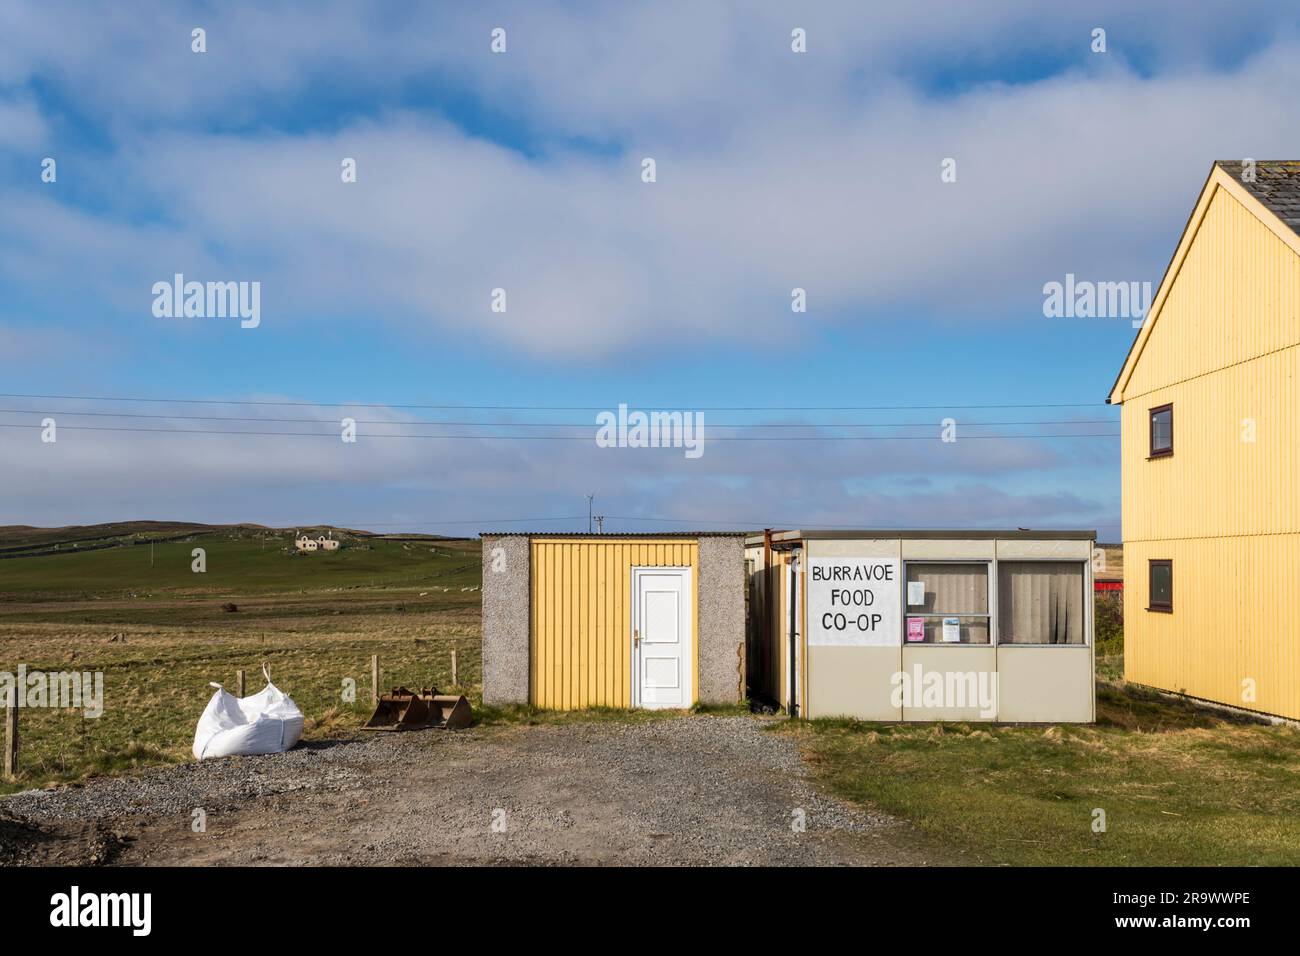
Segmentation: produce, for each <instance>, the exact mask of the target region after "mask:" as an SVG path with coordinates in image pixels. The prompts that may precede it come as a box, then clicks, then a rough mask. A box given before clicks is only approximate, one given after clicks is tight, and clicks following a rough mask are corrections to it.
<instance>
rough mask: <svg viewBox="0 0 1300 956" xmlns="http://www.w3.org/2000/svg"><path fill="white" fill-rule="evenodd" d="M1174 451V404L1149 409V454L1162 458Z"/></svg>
mask: <svg viewBox="0 0 1300 956" xmlns="http://www.w3.org/2000/svg"><path fill="white" fill-rule="evenodd" d="M1173 453H1174V406H1173V405H1161V406H1159V407H1158V408H1153V409H1151V456H1150V457H1152V458H1164V457H1165V456H1166V455H1172V454H1173Z"/></svg>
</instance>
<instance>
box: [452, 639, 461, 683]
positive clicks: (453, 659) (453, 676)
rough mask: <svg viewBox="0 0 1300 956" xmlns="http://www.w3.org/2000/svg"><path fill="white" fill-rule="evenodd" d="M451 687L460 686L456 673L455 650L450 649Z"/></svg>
mask: <svg viewBox="0 0 1300 956" xmlns="http://www.w3.org/2000/svg"><path fill="white" fill-rule="evenodd" d="M451 686H452V687H459V686H460V677H459V676H458V675H457V673H456V648H454V647H453V648H452V649H451Z"/></svg>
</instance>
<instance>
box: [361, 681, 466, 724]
mask: <svg viewBox="0 0 1300 956" xmlns="http://www.w3.org/2000/svg"><path fill="white" fill-rule="evenodd" d="M473 716H474V714H473V711H472V710H471V709H470V706H469V701H467V700H466V699H465V698H464V697H463V696H461V695H459V694H439V693H438V688H436V687H422V688H420V690H419V691H418V692H416V691H413V690H408V689H407V688H405V687H394V688H393V690H392V692H391V693H388V694H381V695H380V697H379V706H378V707H376V708H375V712H374V713H373V714H371V715H370V719H369V720H367V721H366V722H365V725H364V726H363V727H362V728H361V729H362V730H419V729H421V728H424V727H441V728H443V729H445V730H460V729H461V728H462V727H468V726H469V724H470V720H471V719H472V718H473Z"/></svg>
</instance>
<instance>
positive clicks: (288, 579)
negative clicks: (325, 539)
mask: <svg viewBox="0 0 1300 956" xmlns="http://www.w3.org/2000/svg"><path fill="white" fill-rule="evenodd" d="M291 537H292V535H291V533H288V532H286V533H280V534H274V533H272V532H270V531H266V530H224V531H215V532H213V533H210V534H196V535H194V536H193V537H192V538H190V539H188V540H183V541H175V542H168V543H163V544H157V545H155V546H154V548H153V552H154V554H153V559H152V563H151V561H150V554H149V552H150V548H149V546H148V545H147V544H144V545H137V544H122V545H121V546H120V547H114V548H110V549H107V550H99V551H90V552H85V553H69V554H57V555H51V556H40V557H19V558H10V559H6V560H0V670H4V671H8V672H10V673H14V672H16V670H17V668H18V665H19V664H26V665H27V668H28V670H29V671H32V670H45V671H69V670H77V671H92V672H93V671H102V672H103V674H104V714H103V716H101V717H99V718H93V719H92V718H87V717H85V716H84V715H83V714H82V712H81V711H73V710H55V709H47V708H31V709H24V710H23V711H22V713H21V730H20V739H21V766H22V775H21V777H20V779H19V780H18V781H16V782H0V792H12V791H13V790H17V789H24V788H28V787H33V786H44V785H48V784H51V783H57V782H69V781H76V780H80V779H84V778H85V777H87V776H89V775H92V774H96V773H104V772H114V771H118V770H124V769H130V768H133V767H138V766H144V765H147V764H154V763H167V762H172V761H177V760H185V759H189V752H190V746H191V744H192V742H193V734H194V725H195V722H196V721H197V719H198V716H199V714H200V712H201V711H202V709H203V707H204V705H205V704H206V703H207V700H208V698H209V697H210V696H211V694H212V689H211V688H210V687H209V686H208V682H209V681H217V682H220V683H223V684H225V685H226V687H227V688H228V689H230V690H232V691H233V690H234V683H235V672H236V671H237V670H238V669H241V668H242V669H244V670H245V671H246V672H247V692H248V693H252V692H253V691H255V690H258V689H260V688H261V686H262V683H263V681H262V677H261V665H262V664H263V663H266V664H268V666H269V667H270V670H271V676H272V678H273V680H274V681H275V683H276V685H277V686H279V687H280V688H281V689H283V690H286V691H288V692H289V693H290V694H291V695H292V696H293V698H294V700H295V701H296V702H297V703H298V705H299V706H300V707H301V708H302V710H303V712H304V714H305V715H306V717H307V727H306V734H307V736H308V737H312V736H322V735H334V734H339V733H346V732H349V731H350V730H352V729H354V728H356V727H357V726H359V725H360V723H361V722H362V721H363V720H364V719H365V717H366V716H367V715H368V714H369V710H370V705H369V699H370V657H371V655H372V654H378V655H379V657H380V664H381V678H380V679H381V687H382V686H388V685H390V684H397V683H407V684H423V685H428V684H431V683H432V684H436V685H437V686H438V687H439V688H444V689H445V688H447V687H449V685H450V680H451V673H450V669H451V651H452V649H453V648H455V649H456V650H457V660H458V665H459V668H458V669H459V675H458V676H459V678H460V682H461V688H460V689H461V690H462V691H463V692H464V693H466V695H467V696H469V697H470V698H471V700H472V701H473V702H474V703H475V704H476V705H477V703H478V700H479V696H480V691H481V688H480V682H481V676H480V675H481V669H480V665H481V661H480V656H479V647H480V641H479V593H478V591H477V590H475V591H468V590H465V591H462V590H461V589H462V588H471V587H473V588H477V587H478V586H479V584H480V581H481V576H480V557H479V545H478V542H477V541H455V540H445V539H424V540H419V541H389V540H383V539H358V540H353V541H349V542H348V543H347V544H345V547H344V548H343V550H341V551H339V552H336V553H323V552H318V553H316V554H312V555H304V556H299V555H294V554H291V553H289V550H288V549H289V548H291V547H292V541H291ZM0 543H3V539H0ZM196 547H203V548H204V549H206V552H207V572H206V573H203V574H196V573H194V572H193V571H192V570H191V562H192V560H193V559H192V558H191V552H192V550H193V549H194V548H196ZM232 604H233V605H234V606H235V608H236V610H233V611H232V610H227V609H226V607H227V606H228V605H232ZM345 680H351V681H353V682H354V683H355V701H347V700H345V699H344V690H345V683H344V682H345Z"/></svg>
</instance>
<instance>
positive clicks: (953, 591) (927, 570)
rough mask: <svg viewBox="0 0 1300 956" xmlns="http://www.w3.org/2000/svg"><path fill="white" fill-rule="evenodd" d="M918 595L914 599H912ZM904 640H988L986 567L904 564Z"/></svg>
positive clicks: (942, 642)
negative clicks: (905, 572)
mask: <svg viewBox="0 0 1300 956" xmlns="http://www.w3.org/2000/svg"><path fill="white" fill-rule="evenodd" d="M914 597H915V598H918V600H917V601H916V602H913V600H912V599H913V598H914ZM907 641H908V643H913V644H987V643H989V566H988V565H987V564H982V563H975V562H967V563H952V564H941V563H934V564H912V563H909V564H908V565H907Z"/></svg>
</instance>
